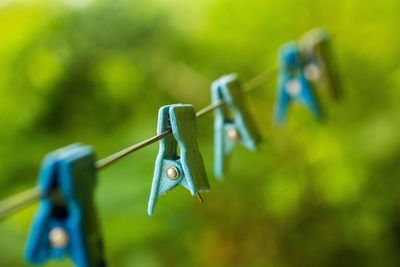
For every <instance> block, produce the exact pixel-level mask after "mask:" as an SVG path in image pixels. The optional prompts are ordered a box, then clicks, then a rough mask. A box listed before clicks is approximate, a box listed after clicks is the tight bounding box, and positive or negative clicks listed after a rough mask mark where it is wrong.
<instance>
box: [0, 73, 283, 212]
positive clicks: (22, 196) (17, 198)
mask: <svg viewBox="0 0 400 267" xmlns="http://www.w3.org/2000/svg"><path fill="white" fill-rule="evenodd" d="M276 72H277V68H273V69H270V70H267V71H265V72H262V73H260V74H259V75H257V76H255V77H254V78H253V79H251V80H249V81H248V82H246V83H244V84H243V90H244V92H246V93H248V92H250V91H252V90H254V89H256V88H257V87H259V86H261V85H262V84H264V83H266V82H267V81H268V79H269V78H270V77H272V76H275V75H276ZM224 105H225V102H224V101H218V102H216V103H212V104H209V105H207V106H205V107H204V108H202V109H200V110H199V111H198V112H197V113H196V117H198V118H199V117H202V116H204V115H206V114H207V113H209V112H211V111H213V110H215V109H217V108H219V107H222V106H224ZM171 133H172V131H171V129H169V130H167V131H164V132H162V133H161V134H157V135H155V136H152V137H150V138H148V139H146V140H143V141H141V142H139V143H136V144H134V145H131V146H129V147H127V148H125V149H123V150H121V151H118V152H116V153H114V154H112V155H110V156H108V157H106V158H104V159H100V160H98V161H97V162H96V168H97V169H98V170H99V171H100V170H103V169H105V168H107V167H109V166H111V165H112V164H113V163H115V162H117V161H119V160H120V159H122V158H125V157H126V156H128V155H130V154H132V153H134V152H136V151H139V150H141V149H143V148H145V147H147V146H149V145H151V144H153V143H156V142H158V141H160V140H161V139H163V138H164V137H166V136H168V135H170V134H171ZM196 195H197V197H198V198H199V200H200V201H201V202H203V199H202V197H201V195H200V194H199V193H197V194H196ZM42 197H43V195H42V192H41V191H40V189H39V188H38V187H33V188H31V189H29V190H26V191H24V192H22V193H19V194H17V195H14V196H12V197H10V198H8V199H5V200H3V201H1V202H0V220H3V219H5V218H7V217H8V216H9V215H11V214H13V213H16V212H18V211H20V210H22V209H24V208H26V207H28V206H30V205H32V204H33V203H35V202H37V201H39V200H40V199H41V198H42Z"/></svg>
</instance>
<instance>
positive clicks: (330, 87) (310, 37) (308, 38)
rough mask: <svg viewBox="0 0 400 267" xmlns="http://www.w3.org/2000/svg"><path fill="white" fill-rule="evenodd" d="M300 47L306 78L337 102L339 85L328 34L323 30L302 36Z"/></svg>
mask: <svg viewBox="0 0 400 267" xmlns="http://www.w3.org/2000/svg"><path fill="white" fill-rule="evenodd" d="M300 46H301V54H302V57H303V61H304V64H305V67H304V72H305V75H306V78H307V79H308V80H310V81H311V82H313V83H315V84H316V85H317V87H318V88H323V89H325V90H327V91H328V92H329V94H330V95H331V97H332V98H333V99H334V100H338V98H339V97H340V94H341V84H340V80H339V75H338V73H337V68H336V66H335V62H334V61H333V58H332V55H331V38H330V36H329V33H328V32H327V31H326V30H324V29H315V30H313V31H311V32H309V33H307V34H305V35H304V36H303V38H302V39H301V41H300Z"/></svg>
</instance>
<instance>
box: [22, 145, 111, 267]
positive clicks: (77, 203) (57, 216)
mask: <svg viewBox="0 0 400 267" xmlns="http://www.w3.org/2000/svg"><path fill="white" fill-rule="evenodd" d="M95 185H96V167H95V156H94V153H93V151H92V149H91V148H90V147H88V146H84V145H80V144H75V145H71V146H68V147H65V148H62V149H60V150H57V151H55V152H53V153H50V154H49V155H47V156H46V158H45V159H44V161H43V165H42V169H41V171H40V175H39V187H40V190H41V192H42V196H43V197H42V199H41V201H40V206H39V209H38V211H37V213H36V215H35V218H34V220H33V224H32V227H31V233H30V236H29V239H28V242H27V246H26V251H25V258H26V260H27V261H28V262H29V263H32V264H44V263H45V262H46V261H48V260H50V259H57V260H59V259H62V258H64V257H69V258H71V260H72V261H73V262H74V264H75V265H76V266H78V267H105V266H106V263H105V259H104V254H103V241H102V235H101V232H100V225H99V222H98V220H97V212H96V208H95V205H94V188H95Z"/></svg>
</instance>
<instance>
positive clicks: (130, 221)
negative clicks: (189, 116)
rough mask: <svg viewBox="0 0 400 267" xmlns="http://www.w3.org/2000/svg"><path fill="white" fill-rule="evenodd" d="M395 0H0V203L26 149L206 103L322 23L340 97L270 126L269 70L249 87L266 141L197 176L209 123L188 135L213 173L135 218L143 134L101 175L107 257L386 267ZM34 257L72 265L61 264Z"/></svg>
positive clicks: (30, 153)
mask: <svg viewBox="0 0 400 267" xmlns="http://www.w3.org/2000/svg"><path fill="white" fill-rule="evenodd" d="M399 14H400V2H399V1H398V0H379V1H378V0H368V1H362V0H350V1H344V0H342V1H312V0H303V1H295V0H283V1H269V0H267V1H259V0H249V1H228V0H213V1H211V0H207V1H177V0H171V1H161V0H150V1H149V0H147V1H144V0H143V1H121V0H117V1H115V0H114V1H112V0H109V1H89V0H85V1H83V0H82V1H79V0H63V1H50V0H48V1H43V0H41V1H33V0H32V1H21V0H20V1H4V0H3V1H0V122H1V124H0V158H1V164H0V186H1V190H0V197H2V198H4V197H7V196H10V195H12V194H14V193H16V192H19V191H21V190H24V189H26V188H28V187H30V186H32V185H34V183H35V181H36V178H35V177H36V173H37V172H38V170H39V168H40V161H41V158H42V157H43V156H44V155H45V154H46V153H47V152H49V151H51V150H54V149H56V148H58V147H61V146H64V145H67V144H70V143H73V142H82V143H87V144H91V145H93V146H94V147H95V148H96V151H97V153H98V156H99V157H100V158H101V157H104V156H106V155H108V154H110V153H112V152H115V151H116V150H118V149H121V148H123V147H124V146H126V145H130V144H132V143H135V142H137V141H141V140H143V139H145V138H147V137H149V136H151V135H152V134H154V132H155V128H156V117H157V111H158V108H159V107H160V106H161V105H164V104H170V103H178V102H181V103H192V104H194V105H195V106H196V107H197V108H200V107H202V106H204V105H206V104H208V103H209V89H208V88H209V84H210V82H211V81H212V80H213V79H216V78H217V77H218V76H220V75H222V74H225V73H229V72H238V73H239V74H240V75H241V77H242V79H243V80H244V81H245V80H248V79H250V78H251V77H253V76H254V75H256V74H258V73H259V72H261V71H263V70H265V69H271V68H274V67H275V66H276V57H277V55H276V53H277V49H278V47H279V46H280V45H281V44H282V43H284V42H286V41H290V40H295V39H298V38H299V37H300V36H301V35H302V34H303V33H304V32H306V31H308V30H310V29H312V28H314V27H318V26H324V27H326V28H327V29H329V30H330V32H331V33H332V35H333V37H334V43H333V45H334V46H333V48H334V52H335V56H336V59H337V65H338V66H339V68H340V73H341V76H342V80H343V85H344V91H345V94H344V97H343V99H342V101H341V102H340V103H338V104H330V105H329V106H328V107H327V109H328V110H327V113H328V114H329V116H328V117H329V118H328V120H327V121H326V122H325V123H317V122H315V121H314V120H313V119H312V118H311V117H310V116H309V114H308V112H307V111H306V110H305V109H304V108H302V107H298V106H296V107H294V108H293V109H292V110H291V113H290V115H291V116H290V120H289V123H288V124H287V127H285V128H278V129H276V128H274V127H273V126H272V121H271V117H272V114H271V113H272V110H273V101H274V96H275V82H276V79H275V77H274V78H272V79H271V81H270V82H269V83H267V84H266V85H265V86H263V87H261V88H260V89H259V90H258V91H255V92H254V94H252V95H250V96H249V101H250V103H252V111H253V112H254V114H255V117H256V120H257V122H258V124H259V126H260V128H261V130H262V132H263V134H264V137H265V142H264V144H263V145H262V147H261V150H260V151H259V152H257V153H254V154H253V153H250V152H248V151H246V150H245V149H242V148H239V149H238V150H237V151H236V153H235V155H234V158H233V162H232V164H231V172H230V174H229V175H228V176H227V177H226V181H224V182H223V183H219V182H216V181H215V179H214V178H213V175H212V158H213V157H212V116H211V115H210V116H207V117H204V118H202V119H200V120H199V129H200V132H199V139H200V140H199V142H200V145H201V150H202V152H203V157H204V159H205V162H206V165H207V169H208V171H209V179H210V181H211V184H212V191H211V192H210V193H209V194H207V195H206V196H205V201H206V204H205V205H200V204H198V203H197V202H196V200H195V199H194V198H191V197H190V195H189V193H188V192H187V191H186V190H184V189H176V190H175V191H174V192H171V193H170V194H168V196H167V197H163V199H162V200H161V201H160V202H159V204H158V206H157V209H156V213H155V215H154V216H153V217H151V218H149V217H148V216H147V215H146V205H147V198H148V195H149V192H150V185H151V178H152V174H153V169H152V165H153V163H154V160H155V156H156V153H157V145H152V146H151V147H149V148H148V149H145V150H142V151H140V152H138V153H137V154H134V155H132V156H131V157H129V158H127V159H125V160H123V161H121V162H120V163H118V164H116V165H115V166H113V167H111V168H109V169H108V170H106V171H104V172H102V173H101V174H100V175H99V186H98V192H97V202H98V208H99V213H100V216H101V218H102V226H103V232H104V236H105V243H106V252H107V257H108V259H109V262H110V266H118V267H122V266H142V267H146V266H149V267H150V266H154V267H155V266H209V267H211V266H216V267H223V266H243V267H244V266H246V267H248V266H255V267H256V266H274V267H285V266H296V267H299V266H379V267H385V266H399V265H400V256H399V251H400V206H399V204H400V167H399V166H400V138H399V132H400V105H399V103H400V90H399V88H400V64H399V63H400V62H399V61H400V53H399V47H400V38H399V28H400V16H399ZM36 207H37V206H33V207H31V208H29V209H27V210H25V211H23V212H21V213H18V214H16V215H14V216H12V217H10V218H9V219H7V220H6V221H3V222H1V223H0V236H1V237H2V238H1V242H0V251H1V253H0V266H4V267H9V266H10V267H11V266H13V267H18V266H27V264H26V263H24V262H23V248H24V243H25V239H26V236H27V234H28V228H29V223H30V220H31V218H32V216H33V214H34V211H35V208H36ZM47 266H72V264H71V263H70V262H68V261H64V262H61V263H59V262H52V263H50V264H48V265H47Z"/></svg>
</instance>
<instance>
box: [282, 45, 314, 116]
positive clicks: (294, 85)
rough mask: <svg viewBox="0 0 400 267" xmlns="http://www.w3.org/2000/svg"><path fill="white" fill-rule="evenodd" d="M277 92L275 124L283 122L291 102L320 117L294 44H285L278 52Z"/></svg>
mask: <svg viewBox="0 0 400 267" xmlns="http://www.w3.org/2000/svg"><path fill="white" fill-rule="evenodd" d="M277 91H278V92H277V99H276V103H275V121H276V122H277V123H283V122H285V120H286V117H287V112H288V108H289V105H290V103H291V102H293V101H298V102H300V103H302V104H303V105H305V106H307V107H308V108H309V109H310V111H311V113H312V114H313V115H314V116H315V117H317V118H320V117H321V116H322V112H321V109H320V106H319V103H318V102H317V99H316V97H315V95H314V92H313V89H312V87H311V84H310V82H309V81H308V80H307V79H306V77H305V76H304V70H303V64H302V62H301V58H300V52H299V48H298V46H297V44H295V43H289V44H286V45H284V46H283V47H282V48H281V50H280V55H279V77H278V89H277Z"/></svg>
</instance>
